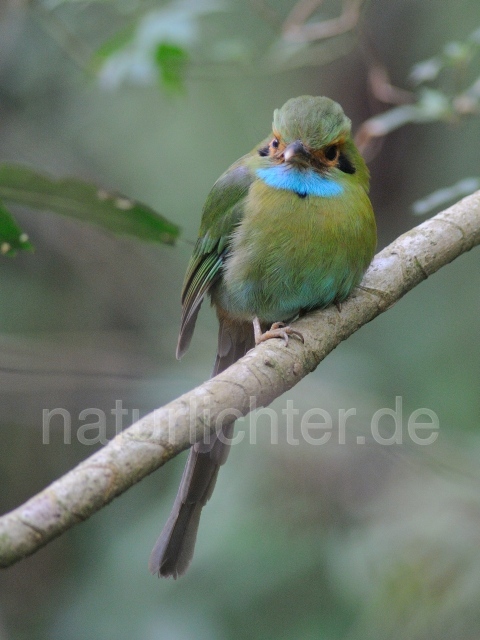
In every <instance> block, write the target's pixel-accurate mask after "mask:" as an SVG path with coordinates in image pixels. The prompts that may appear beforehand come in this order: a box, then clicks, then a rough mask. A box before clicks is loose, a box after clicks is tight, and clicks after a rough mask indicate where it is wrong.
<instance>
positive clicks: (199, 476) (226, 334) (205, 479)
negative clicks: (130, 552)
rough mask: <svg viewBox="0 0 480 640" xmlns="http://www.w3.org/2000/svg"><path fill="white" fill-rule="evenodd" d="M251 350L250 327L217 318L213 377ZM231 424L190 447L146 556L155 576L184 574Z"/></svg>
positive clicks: (226, 449)
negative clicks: (162, 523)
mask: <svg viewBox="0 0 480 640" xmlns="http://www.w3.org/2000/svg"><path fill="white" fill-rule="evenodd" d="M253 346H254V338H253V330H252V326H251V324H250V323H242V324H239V323H235V324H233V323H231V322H228V321H225V320H223V319H222V318H220V328H219V333H218V350H217V358H216V361H215V366H214V369H213V374H212V377H213V376H216V375H217V374H218V373H221V372H222V371H224V370H225V369H226V368H227V367H229V366H230V365H231V364H233V363H234V362H236V361H237V360H238V359H239V358H241V357H242V356H244V355H245V353H246V352H247V351H248V350H249V349H251V348H252V347H253ZM233 429H234V422H230V423H228V424H226V425H225V426H223V427H222V432H221V433H222V437H221V438H219V437H218V436H217V435H213V436H212V437H211V438H210V442H209V443H205V442H197V444H195V445H193V447H192V449H191V451H190V455H189V456H188V460H187V464H186V466H185V469H184V471H183V476H182V480H181V482H180V487H179V489H178V493H177V497H176V498H175V503H174V505H173V509H172V512H171V513H170V517H169V518H168V520H167V522H166V524H165V526H164V527H163V531H162V533H161V534H160V537H159V538H158V540H157V542H156V544H155V546H154V548H153V551H152V554H151V556H150V562H149V569H150V571H151V572H152V573H153V574H158V575H159V576H164V577H169V576H172V577H173V578H177V576H181V575H183V574H184V573H185V571H186V570H187V568H188V565H189V564H190V561H191V559H192V556H193V551H194V549H195V540H196V538H197V530H198V525H199V522H200V514H201V512H202V508H203V507H204V506H205V504H206V503H207V501H208V500H209V498H210V496H211V495H212V492H213V489H214V487H215V482H216V480H217V475H218V471H219V469H220V467H221V465H222V464H224V463H225V461H226V459H227V457H228V453H229V450H230V445H229V444H228V443H229V441H230V440H231V437H232V434H233Z"/></svg>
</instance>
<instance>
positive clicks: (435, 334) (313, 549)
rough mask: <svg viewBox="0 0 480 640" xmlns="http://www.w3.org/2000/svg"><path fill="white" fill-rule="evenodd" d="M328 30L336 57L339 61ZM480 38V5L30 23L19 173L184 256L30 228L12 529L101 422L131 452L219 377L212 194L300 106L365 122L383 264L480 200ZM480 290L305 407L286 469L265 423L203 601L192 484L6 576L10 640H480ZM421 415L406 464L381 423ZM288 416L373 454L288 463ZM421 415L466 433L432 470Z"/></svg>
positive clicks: (357, 349)
mask: <svg viewBox="0 0 480 640" xmlns="http://www.w3.org/2000/svg"><path fill="white" fill-rule="evenodd" d="M309 7H310V9H311V12H310V14H309V12H308V9H309ZM302 11H303V13H302ZM295 12H296V13H295ZM338 16H344V17H343V22H340V23H338V21H337V22H333V23H332V22H327V21H328V20H335V19H336V18H338ZM319 24H320V25H321V24H323V25H324V27H325V25H327V27H328V28H330V30H332V28H333V33H331V32H330V33H326V36H328V37H321V38H320V39H319V35H322V33H323V36H325V32H322V31H321V27H320V31H319V30H318V25H319ZM299 25H301V27H299ZM309 25H310V26H309ZM312 25H313V27H312ZM315 25H317V27H315ZM339 25H340V26H339ZM343 27H345V29H344V32H342V28H343ZM479 27H480V9H479V5H478V2H477V0H458V1H457V2H441V1H438V0H437V1H434V2H428V3H427V2H422V1H421V0H370V1H369V2H363V3H362V2H359V1H357V2H355V1H350V2H349V1H348V0H345V2H343V3H341V2H335V1H334V0H329V1H327V0H326V1H325V2H324V4H321V3H319V2H305V1H303V2H299V3H295V2H294V1H293V0H270V2H263V1H261V0H251V1H249V2H247V1H242V0H222V2H221V3H220V2H213V0H208V1H207V0H196V1H194V0H189V1H188V0H183V1H181V0H177V1H176V2H160V1H157V2H155V1H153V0H151V1H150V2H146V1H143V0H108V1H107V0H105V1H103V2H100V1H98V2H93V1H92V2H85V1H74V0H63V1H62V0H30V1H29V0H4V1H3V3H2V4H1V5H0V149H1V157H0V159H1V161H2V162H14V163H16V164H23V165H27V166H29V167H31V168H33V169H35V170H36V171H39V172H42V173H47V174H51V175H53V176H57V177H66V176H74V177H76V178H81V179H84V180H86V181H89V182H93V183H95V184H97V185H98V186H99V187H102V188H106V189H112V190H117V191H119V192H121V193H124V194H127V195H128V196H130V197H132V198H136V199H138V200H140V201H142V202H145V203H147V204H148V205H150V206H151V207H153V208H154V209H156V210H157V211H160V212H161V213H162V214H163V215H165V216H166V217H167V218H168V219H169V220H170V221H172V222H173V223H176V224H178V225H180V226H181V227H182V229H183V231H182V238H181V240H180V241H178V242H177V244H176V246H174V247H173V246H166V245H161V244H158V245H155V244H151V243H144V242H141V241H140V240H135V239H132V238H125V237H122V238H119V237H115V236H114V235H113V234H111V233H108V232H106V231H102V230H99V229H98V228H95V227H93V226H92V227H90V226H87V225H85V224H82V223H80V222H78V221H74V220H69V219H68V218H65V217H61V216H56V215H55V214H53V213H49V212H45V211H43V212H39V211H37V210H35V209H26V208H24V207H21V206H18V205H16V206H12V207H11V208H10V210H11V211H12V212H13V213H14V215H15V218H16V220H17V222H18V223H19V225H20V226H21V228H22V230H23V231H25V232H26V233H27V234H28V236H29V238H30V240H31V242H32V244H33V245H34V247H35V252H34V253H31V252H20V253H18V254H17V256H16V257H14V258H11V257H6V256H5V257H2V258H1V278H0V300H1V304H0V385H1V405H0V437H1V443H2V446H1V450H0V508H1V510H2V511H3V512H4V511H7V510H9V509H11V508H13V507H15V506H17V505H18V504H20V503H21V502H22V501H24V500H25V499H27V498H28V497H30V496H31V495H32V494H34V493H35V492H36V491H38V490H39V489H41V488H43V487H44V486H45V485H46V484H48V483H49V482H51V481H52V480H54V479H56V478H57V477H59V476H60V475H61V474H63V473H64V472H66V471H68V470H69V469H70V468H71V467H72V466H73V465H75V464H76V463H78V462H79V461H80V460H82V459H84V458H85V457H86V456H88V455H90V454H91V453H92V452H93V450H94V448H95V447H96V446H100V445H99V444H96V445H91V446H86V445H85V444H81V443H80V442H79V440H78V438H77V437H76V430H77V429H78V428H79V427H81V426H82V424H84V422H85V421H82V420H81V419H80V418H79V413H80V412H81V411H82V410H84V409H87V408H96V409H98V410H101V411H104V412H105V413H106V414H107V415H108V416H109V418H108V420H109V424H108V435H109V436H112V435H113V434H114V431H115V420H114V416H113V415H112V414H111V410H112V409H115V406H116V405H115V402H116V401H119V400H120V401H121V402H122V406H123V408H125V409H126V410H127V411H128V415H126V416H125V417H124V419H123V426H128V424H129V422H131V421H132V415H133V413H134V411H135V410H136V411H138V412H139V413H140V415H143V414H145V413H147V412H149V411H150V410H152V409H154V408H155V407H157V406H160V405H162V404H164V403H165V402H167V401H169V400H171V399H173V398H175V397H176V396H178V395H179V394H181V393H182V392H184V391H187V390H188V389H190V388H193V387H194V386H195V385H197V384H199V383H201V382H202V381H203V380H204V379H205V378H207V377H208V375H209V372H210V370H211V366H212V363H213V359H214V353H215V344H216V321H215V318H214V316H213V314H212V312H211V310H209V309H205V310H204V311H203V313H202V314H201V318H200V321H199V323H198V326H197V330H196V335H195V338H194V340H193V344H192V347H191V349H190V351H189V353H188V355H187V356H186V357H185V359H184V360H182V362H180V363H179V362H177V361H176V360H175V358H174V351H175V344H176V337H177V330H178V321H179V292H180V289H181V285H182V279H183V273H184V269H185V267H186V264H187V261H188V258H189V255H190V251H191V243H192V242H193V241H194V239H195V237H196V232H197V228H198V224H199V219H200V212H201V208H202V205H203V202H204V199H205V197H206V195H207V193H208V191H209V189H210V187H211V185H212V184H213V182H214V181H215V179H216V178H217V177H218V176H219V175H220V173H221V172H222V171H223V170H224V169H225V168H226V167H227V166H228V165H229V164H230V163H231V162H233V161H234V160H236V159H237V158H238V157H239V156H240V155H241V154H243V153H244V152H246V151H248V150H249V149H251V148H252V147H253V146H254V145H255V144H256V143H257V142H258V141H259V140H260V139H262V138H263V137H264V136H265V135H267V133H268V132H269V130H270V123H271V116H272V111H273V109H274V108H276V107H279V106H281V105H282V104H283V103H284V102H285V100H286V99H288V98H290V97H292V96H295V95H300V94H303V93H310V94H313V95H329V96H330V97H332V98H334V99H335V100H338V101H339V102H340V103H341V104H342V105H343V107H344V109H345V111H346V113H347V114H348V115H349V116H350V117H351V118H352V121H353V123H354V129H355V130H357V131H359V141H360V142H361V143H362V144H363V145H364V152H365V154H366V156H367V158H368V159H369V165H370V169H371V173H372V190H371V197H372V201H373V203H374V207H375V210H376V214H377V220H378V226H379V235H380V240H379V246H380V247H383V246H384V245H385V244H387V243H388V242H390V241H391V240H393V239H394V238H395V237H396V236H397V235H399V234H400V233H401V232H403V231H405V230H407V229H409V228H411V227H413V226H415V225H416V224H418V222H419V218H418V217H415V216H414V215H413V206H414V203H415V202H416V203H417V204H416V210H417V212H424V211H426V210H428V211H430V210H431V207H432V205H433V206H434V205H443V204H445V203H446V201H447V200H448V199H449V198H455V197H458V196H459V195H461V194H462V193H463V192H467V191H469V190H472V189H474V188H475V187H476V186H477V185H478V178H479V175H480V162H479V160H480V151H479V145H478V140H479V139H480V119H479V118H478V96H479V94H480V91H479V87H478V84H479V81H478V76H479V73H480V72H479V68H480V64H479V57H478V51H477V49H478V42H479V41H480V37H479V35H478V31H474V29H478V28H479ZM316 29H317V30H316ZM327 31H328V29H327ZM330 36H331V37H330ZM422 61H423V62H422ZM420 62H422V65H423V66H422V65H419V64H418V63H420ZM415 65H416V66H415ZM412 69H413V73H412ZM396 87H398V89H397V88H396ZM382 100H383V102H382ZM392 113H393V116H392ZM382 114H383V115H382ZM385 114H387V115H385ZM372 118H373V121H372ZM372 122H373V125H372ZM362 123H363V124H362ZM365 123H366V124H365ZM383 133H388V134H389V135H387V136H386V137H383ZM445 188H446V189H447V191H446V192H445V191H440V195H439V190H441V189H445ZM432 193H434V194H436V195H434V197H433V199H432V197H431V195H430V194H432ZM479 267H480V258H479V252H478V250H477V251H475V250H474V251H472V252H471V253H470V254H468V255H465V256H462V257H461V258H460V259H458V260H457V261H455V263H453V264H452V265H450V266H448V267H446V268H444V269H442V270H441V271H440V272H439V273H438V274H436V275H435V276H434V277H433V278H431V279H429V280H428V281H426V282H425V283H423V284H422V285H421V286H419V287H417V288H416V289H415V290H414V291H413V292H412V293H410V294H409V295H408V296H406V298H405V299H403V300H402V301H401V302H400V303H398V304H397V305H396V306H395V308H393V309H391V310H390V311H388V312H387V313H386V314H384V315H383V316H382V317H380V318H378V319H377V320H375V321H374V322H373V323H372V324H371V325H368V326H366V327H364V328H362V330H361V331H360V332H358V333H357V334H356V335H354V336H353V337H352V338H350V339H349V340H348V341H347V342H346V343H343V344H342V345H341V346H340V347H339V348H337V349H336V351H335V352H334V353H333V354H331V356H329V357H328V358H327V360H326V361H325V362H323V363H322V365H321V366H320V367H319V369H318V370H317V371H316V372H315V373H314V374H312V375H310V376H309V377H308V378H307V379H306V380H304V381H303V382H302V383H301V384H299V385H298V386H297V387H296V388H295V389H293V390H292V391H290V392H289V393H288V394H287V396H286V397H282V398H280V399H279V400H278V401H277V402H276V403H275V404H274V406H273V409H274V410H275V412H276V415H278V419H279V430H280V437H279V443H278V444H271V443H270V436H269V420H268V417H266V416H265V415H259V416H257V418H256V420H257V427H258V438H257V444H248V438H245V439H244V441H243V442H242V443H241V444H239V445H237V446H235V447H234V448H233V450H232V452H231V455H230V458H229V462H228V464H227V465H226V466H225V467H224V469H222V471H221V475H220V480H219V483H218V487H217V490H216V491H215V493H214V496H213V498H212V500H211V503H210V504H209V505H208V507H207V508H206V509H205V511H204V515H203V519H202V524H201V527H200V534H199V539H198V542H197V548H196V553H195V557H194V560H193V563H192V566H191V568H190V569H189V571H188V573H187V574H186V576H184V577H183V578H181V579H180V580H178V581H176V582H173V581H160V580H157V579H155V578H153V577H152V576H150V575H149V573H148V571H147V566H146V565H147V560H148V555H149V552H150V549H151V547H152V545H153V543H154V541H155V539H156V537H157V535H158V533H159V531H160V528H161V527H162V526H163V523H164V521H165V519H166V518H167V516H168V513H169V510H170V507H171V504H172V502H173V499H174V496H175V493H176V489H177V485H178V482H179V477H180V474H181V470H182V467H183V464H184V459H177V460H175V461H173V462H172V463H170V464H169V465H167V467H166V468H164V469H162V470H160V471H159V472H157V473H155V474H153V475H152V476H150V477H149V478H148V479H147V480H146V481H143V482H141V483H140V484H139V485H137V486H136V487H134V488H133V489H131V490H130V491H129V492H127V493H126V494H125V495H123V496H121V497H120V498H118V499H116V500H115V501H114V503H113V504H112V505H110V506H109V507H107V508H106V509H104V510H102V511H101V512H100V513H98V514H97V515H95V516H94V517H93V518H91V519H90V520H89V521H87V522H85V523H83V524H81V525H79V526H78V527H75V528H74V529H73V530H71V531H69V532H67V533H66V534H65V535H63V536H62V537H61V538H59V539H58V540H56V541H54V542H53V543H51V544H49V545H48V546H47V547H46V548H44V549H42V550H41V551H40V552H39V553H37V554H35V555H34V556H32V557H30V558H27V559H26V560H24V561H23V562H21V563H19V564H18V565H16V566H14V567H12V568H10V569H9V570H5V571H3V572H2V573H1V574H0V639H1V640H23V639H27V638H28V639H30V638H38V639H42V638H49V639H52V640H57V639H58V640H60V639H62V640H65V639H68V640H77V639H78V640H80V639H84V638H105V639H108V638H115V639H116V640H124V639H125V640H126V639H127V638H129V639H130V638H142V639H146V640H150V639H152V640H153V639H154V638H155V639H156V638H158V639H170V638H171V639H182V638H195V639H203V638H205V639H206V638H209V639H212V638H218V639H226V638H228V639H230V638H231V639H236V638H245V637H248V638H259V639H260V638H262V639H263V638H285V639H291V638H301V639H307V638H315V639H317V638H321V639H322V640H323V639H325V640H336V639H337V638H347V639H348V640H357V639H358V640H360V639H364V638H369V639H377V638H378V639H389V638H391V639H395V640H397V639H398V640H400V639H408V640H417V639H418V640H420V639H422V640H423V639H425V640H427V639H428V640H430V639H431V640H441V639H447V638H448V639H450V638H456V639H457V640H473V639H474V638H478V637H480V607H479V601H480V534H479V531H480V467H479V462H478V459H479V453H480V435H479V430H478V426H479V418H480V393H479V386H480V385H479V382H480V364H479V362H480V358H479V353H478V344H479V334H478V330H479V325H478V318H479V316H480V297H479V288H480V268H479ZM397 396H400V397H401V398H402V410H403V421H402V427H403V430H402V434H403V444H402V445H397V444H395V445H390V446H385V445H383V446H382V445H379V444H377V443H376V442H374V441H373V439H372V437H371V428H370V424H371V419H372V415H373V414H374V413H375V411H377V410H378V409H381V408H383V407H386V408H395V398H396V397H397ZM288 400H290V401H291V402H293V403H294V406H295V408H297V409H299V411H300V415H301V414H302V413H303V412H305V411H307V410H308V409H311V408H312V407H321V408H323V409H325V410H327V411H329V412H330V414H331V415H332V416H333V418H334V423H335V422H336V418H337V417H338V412H339V409H345V410H346V409H350V408H355V409H356V415H355V416H354V417H353V418H350V419H349V421H348V423H347V424H348V427H347V435H346V443H345V444H339V442H338V436H337V435H336V431H335V430H334V433H333V436H332V438H331V440H330V442H329V443H328V444H325V445H322V446H312V445H307V444H306V443H303V444H300V445H299V446H291V445H287V443H286V442H285V416H284V415H283V414H282V409H284V408H285V407H286V402H287V401H288ZM56 407H61V408H64V409H66V410H67V411H69V412H70V414H71V416H72V441H71V443H70V444H65V442H64V432H63V429H62V426H61V422H60V421H58V422H55V420H52V429H51V437H50V444H48V445H45V444H43V443H42V411H43V409H49V410H51V409H54V408H56ZM421 408H427V409H429V410H430V411H433V412H435V414H436V415H437V416H438V420H439V425H440V428H439V436H438V438H437V440H436V442H435V443H434V444H432V445H429V446H421V445H417V444H415V443H413V442H412V441H411V440H410V439H409V437H408V433H407V431H406V424H407V421H408V416H409V415H410V414H411V413H412V412H413V411H415V410H417V409H421ZM91 421H94V419H91ZM251 423H252V419H248V418H247V419H246V420H244V421H242V424H239V428H242V429H248V428H249V426H251ZM295 426H296V428H297V429H298V424H296V425H295ZM384 429H385V434H388V433H391V432H392V430H393V423H392V422H388V419H385V423H384ZM359 437H360V438H361V437H363V438H364V439H365V443H364V444H360V443H359V441H358V440H357V438H359ZM360 442H361V440H360Z"/></svg>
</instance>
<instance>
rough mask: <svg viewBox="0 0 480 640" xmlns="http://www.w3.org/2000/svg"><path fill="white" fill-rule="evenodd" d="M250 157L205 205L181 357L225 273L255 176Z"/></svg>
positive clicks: (186, 287) (185, 294)
mask: <svg viewBox="0 0 480 640" xmlns="http://www.w3.org/2000/svg"><path fill="white" fill-rule="evenodd" d="M246 158H247V156H244V158H241V159H240V160H238V162H236V163H235V164H234V165H232V166H231V167H230V169H228V170H227V171H226V172H225V173H224V174H223V175H222V176H221V177H220V178H219V179H218V180H217V182H216V183H215V184H214V186H213V188H212V190H211V191H210V193H209V195H208V198H207V201H206V203H205V206H204V208H203V216H202V223H201V226H200V234H199V238H198V240H197V243H196V245H195V249H194V250H193V254H192V257H191V258H190V262H189V264H188V268H187V273H186V274H185V280H184V283H183V289H182V305H183V306H182V324H181V327H180V335H179V338H178V345H177V358H181V357H182V356H183V354H184V353H185V351H186V350H187V349H188V345H189V344H190V340H191V339H192V335H193V330H194V328H195V322H196V320H197V315H198V312H199V311H200V306H201V304H202V301H203V299H204V297H205V294H206V293H207V292H208V291H209V290H210V289H211V287H212V286H213V284H214V283H215V282H216V281H217V280H218V278H219V277H220V276H221V273H222V265H223V261H224V259H225V256H226V254H227V252H228V248H229V242H230V237H231V234H232V232H233V230H234V229H235V227H236V226H237V224H238V223H239V222H240V220H241V219H242V216H243V206H244V199H245V196H246V195H247V193H248V190H249V188H250V185H251V184H252V182H253V180H254V174H253V173H252V171H251V170H250V169H249V168H248V167H247V166H246V165H245V160H246Z"/></svg>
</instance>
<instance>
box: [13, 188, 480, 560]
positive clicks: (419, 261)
mask: <svg viewBox="0 0 480 640" xmlns="http://www.w3.org/2000/svg"><path fill="white" fill-rule="evenodd" d="M478 244H480V191H477V192H476V193H474V194H473V195H471V196H468V197H466V198H464V199H463V200H461V201H460V202H458V203H457V204H455V205H454V206H453V207H450V208H449V209H447V210H446V211H443V212H442V213H439V214H438V215H436V216H435V217H434V218H431V219H430V220H428V221H427V222H424V223H423V224H421V225H419V226H418V227H415V228H414V229H412V230H411V231H408V232H407V233H405V234H404V235H402V236H401V237H400V238H398V239H397V240H395V241H394V242H392V244H391V245H389V246H388V247H386V248H385V249H384V250H383V251H381V252H380V253H379V254H378V255H377V256H376V257H375V259H374V261H373V263H372V265H371V266H370V268H369V270H368V272H367V274H366V275H365V278H364V280H363V282H362V285H361V287H359V289H357V290H356V291H355V293H354V295H352V296H351V297H350V298H349V299H348V300H347V301H346V302H345V303H344V304H343V306H342V309H341V312H339V311H338V310H337V308H336V307H334V306H331V307H329V308H328V309H326V310H324V311H316V312H313V313H310V314H308V315H306V316H305V317H304V318H302V319H301V320H299V321H298V322H297V323H295V328H296V329H298V330H300V331H301V332H302V333H303V336H304V338H305V344H301V342H300V341H298V340H295V339H291V340H290V342H289V345H288V348H286V347H285V346H284V345H283V343H282V342H281V341H279V340H278V341H269V342H266V343H263V344H261V345H260V346H259V347H257V348H256V349H254V350H252V351H251V352H249V353H248V354H247V355H246V356H245V357H243V358H242V359H241V360H239V361H238V362H237V363H235V364H234V365H233V366H231V367H230V368H229V369H227V370H226V371H224V372H223V373H221V374H220V375H218V376H217V377H216V378H213V379H211V380H208V381H207V382H205V383H204V384H202V385H200V386H199V387H197V388H196V389H193V390H192V391H190V392H188V393H186V394H184V395H183V396H181V397H180V398H178V399H177V400H174V401H173V402H170V403H169V404H167V405H166V406H164V407H162V408H160V409H157V410H156V411H154V412H152V413H150V414H149V415H147V416H145V417H144V418H142V419H141V420H139V421H138V422H136V423H135V424H133V425H132V426H131V427H130V428H128V429H126V430H125V431H123V432H122V433H121V434H119V435H118V436H117V437H115V438H114V439H113V440H112V441H111V442H110V443H109V444H108V445H107V446H105V447H104V448H103V449H102V450H100V451H98V452H97V453H95V454H94V455H92V456H90V457H89V458H87V459H86V460H85V461H84V462H82V463H81V464H79V465H78V466H77V467H75V468H74V469H72V471H70V472H69V473H67V474H66V475H65V476H63V477H62V478H60V479H59V480H57V481H55V482H53V483H52V484H51V485H50V486H49V487H47V488H46V489H44V490H43V491H41V492H40V493H39V494H37V495H36V496H34V497H33V498H31V499H30V500H28V501H27V502H26V503H25V504H23V505H22V506H20V507H18V508H17V509H15V510H13V511H11V512H10V513H8V514H6V515H4V516H3V517H2V518H0V566H3V567H7V566H9V565H11V564H13V563H14V562H16V561H18V560H20V559H21V558H23V557H25V556H27V555H29V554H32V553H34V552H35V551H36V550H37V549H39V548H40V547H42V546H43V545H45V544H47V542H49V541H50V540H52V539H53V538H55V537H57V536H59V535H60V534H61V533H63V532H64V531H66V530H67V529H69V528H70V527H72V526H73V525H74V524H76V523H77V522H80V521H82V520H85V519H86V518H89V517H90V516H91V515H92V514H93V513H95V512H96V511H98V510H99V509H101V508H102V507H103V506H105V505H106V504H108V503H109V502H110V501H111V500H113V498H114V497H116V496H118V495H120V494H121V493H123V491H126V490H127V489H128V488H129V487H131V486H132V485H133V484H135V483H136V482H138V481H139V480H141V479H142V478H144V477H145V476H146V475H148V474H149V473H151V472H152V471H154V470H155V469H157V468H158V467H161V466H162V465H163V464H165V462H167V461H168V460H170V459H171V458H173V457H174V456H176V455H177V454H178V453H180V452H181V451H182V450H184V449H186V448H188V447H189V446H190V444H191V443H192V442H193V441H194V440H199V439H200V438H201V437H204V435H205V434H206V433H209V432H211V431H213V430H214V429H215V427H216V424H217V423H218V424H220V423H222V422H223V421H225V420H226V419H234V418H236V417H239V416H240V415H246V414H247V413H248V412H249V411H250V410H251V409H252V401H253V403H254V406H258V407H260V406H266V405H268V404H269V403H270V402H272V401H273V400H274V399H275V398H277V397H278V396H280V395H281V394H282V393H284V392H285V391H287V390H288V389H290V388H291V387H293V386H294V385H295V384H297V383H298V382H299V381H300V380H301V379H302V378H303V377H304V376H306V375H307V374H308V373H310V372H311V371H313V370H314V369H315V368H316V367H317V366H318V364H319V363H320V362H321V361H322V360H323V359H324V358H325V357H326V356H327V355H328V354H329V353H330V352H331V351H332V350H333V349H334V348H335V347H336V346H337V345H338V344H339V343H340V342H341V341H342V340H345V339H346V338H347V337H348V336H350V335H351V334H352V333H354V332H355V331H357V330H358V329H359V328H360V327H361V326H362V325H364V324H366V323H367V322H369V321H370V320H373V318H375V317H376V316H378V315H379V314H380V313H383V312H384V311H386V310H387V309H389V308H390V307H391V306H392V305H393V304H394V303H395V302H396V301H397V300H399V299H400V298H401V297H402V296H403V295H405V293H407V292H408V291H410V290H411V289H413V288H414V287H415V286H416V285H418V284H419V283H420V282H422V280H425V279H426V278H428V276H430V275H431V274H433V273H435V271H437V270H438V269H440V268H441V267H442V266H444V265H446V264H448V263H449V262H451V261H452V260H454V259H455V258H456V257H457V256H459V255H461V254H462V253H464V252H466V251H469V250H470V249H471V248H472V247H474V246H476V245H478Z"/></svg>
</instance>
